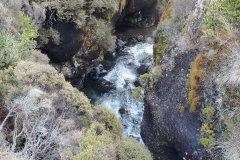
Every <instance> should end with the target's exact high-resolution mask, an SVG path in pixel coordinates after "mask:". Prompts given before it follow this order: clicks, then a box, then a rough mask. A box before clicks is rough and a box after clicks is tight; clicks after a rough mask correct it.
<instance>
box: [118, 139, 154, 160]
mask: <svg viewBox="0 0 240 160" xmlns="http://www.w3.org/2000/svg"><path fill="white" fill-rule="evenodd" d="M117 156H118V157H119V159H120V160H130V159H131V160H152V159H153V158H152V155H151V153H150V151H149V150H148V149H147V147H146V146H144V145H143V144H141V143H139V142H138V141H137V140H136V139H134V138H125V139H124V140H123V141H120V142H119V143H118V145H117Z"/></svg>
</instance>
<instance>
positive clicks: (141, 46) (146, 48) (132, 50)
mask: <svg viewBox="0 0 240 160" xmlns="http://www.w3.org/2000/svg"><path fill="white" fill-rule="evenodd" d="M152 57H153V45H152V44H149V43H137V44H135V45H133V46H129V47H125V48H124V50H123V51H122V52H121V53H118V57H117V58H116V60H115V61H114V64H113V67H112V69H111V70H110V71H109V72H108V74H107V75H106V76H104V77H103V78H104V79H105V80H107V81H109V82H111V83H113V84H114V85H115V86H116V88H117V89H116V90H111V91H109V92H107V93H104V94H101V95H96V97H95V102H93V103H94V105H97V104H103V105H105V106H107V107H108V108H110V109H111V110H113V111H114V112H115V113H116V114H117V116H118V117H119V118H120V119H121V121H122V124H123V126H124V134H125V135H126V136H132V137H135V138H137V139H138V140H139V141H142V139H141V136H140V126H141V121H142V116H143V110H144V104H143V102H142V101H139V100H138V99H133V98H132V96H131V95H132V92H133V90H134V89H135V88H136V86H135V85H134V82H135V81H136V80H137V79H138V78H139V76H140V75H139V74H138V72H137V68H138V67H140V65H141V64H144V63H146V60H148V61H147V62H149V61H150V62H151V64H152V61H153V60H152ZM149 67H152V66H151V65H150V66H149ZM149 70H151V68H149ZM120 108H124V110H125V111H126V113H125V114H120V113H119V109H120Z"/></svg>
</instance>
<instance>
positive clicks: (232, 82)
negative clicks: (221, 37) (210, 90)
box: [219, 43, 240, 87]
mask: <svg viewBox="0 0 240 160" xmlns="http://www.w3.org/2000/svg"><path fill="white" fill-rule="evenodd" d="M229 50H230V52H231V53H232V55H231V56H229V57H228V58H227V60H225V61H223V62H222V64H221V68H222V69H221V73H220V75H219V83H220V85H227V86H232V87H238V86H240V63H239V61H240V46H239V45H238V44H237V43H236V44H235V45H231V46H229Z"/></svg>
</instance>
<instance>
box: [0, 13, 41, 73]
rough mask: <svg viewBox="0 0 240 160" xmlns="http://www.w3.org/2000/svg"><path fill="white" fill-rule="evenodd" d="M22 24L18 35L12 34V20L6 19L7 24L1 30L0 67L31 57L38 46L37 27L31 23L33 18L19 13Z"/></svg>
mask: <svg viewBox="0 0 240 160" xmlns="http://www.w3.org/2000/svg"><path fill="white" fill-rule="evenodd" d="M19 14H20V17H21V19H22V24H21V25H20V27H19V28H18V33H19V35H18V36H14V34H12V30H11V25H12V21H11V20H10V19H6V21H7V22H6V25H5V27H4V28H2V29H1V30H0V37H1V39H0V69H2V68H7V67H8V66H10V65H16V63H17V62H18V61H20V60H26V59H29V57H30V53H31V51H32V50H33V49H34V48H35V47H36V41H35V40H34V38H36V37H37V28H36V27H34V26H33V25H31V24H30V21H31V19H30V18H29V17H27V16H25V15H24V14H23V13H22V12H20V13H19Z"/></svg>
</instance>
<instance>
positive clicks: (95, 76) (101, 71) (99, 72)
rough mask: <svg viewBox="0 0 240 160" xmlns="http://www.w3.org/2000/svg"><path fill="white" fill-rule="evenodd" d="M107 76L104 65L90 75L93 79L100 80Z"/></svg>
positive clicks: (98, 66)
mask: <svg viewBox="0 0 240 160" xmlns="http://www.w3.org/2000/svg"><path fill="white" fill-rule="evenodd" d="M106 74H107V71H106V70H105V69H104V68H103V65H101V64H99V65H97V66H96V67H94V68H93V69H92V71H91V72H90V73H89V77H90V78H92V79H99V78H100V77H103V76H105V75H106Z"/></svg>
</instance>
